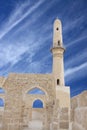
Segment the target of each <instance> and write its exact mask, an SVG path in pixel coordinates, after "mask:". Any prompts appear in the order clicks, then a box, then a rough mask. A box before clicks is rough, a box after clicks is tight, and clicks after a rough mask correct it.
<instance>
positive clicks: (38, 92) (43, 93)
mask: <svg viewBox="0 0 87 130" xmlns="http://www.w3.org/2000/svg"><path fill="white" fill-rule="evenodd" d="M27 94H41V95H45V92H44V91H42V90H41V89H39V88H34V89H32V90H29V91H28V92H27Z"/></svg>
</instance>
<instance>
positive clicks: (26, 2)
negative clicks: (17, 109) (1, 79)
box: [0, 0, 87, 96]
mask: <svg viewBox="0 0 87 130" xmlns="http://www.w3.org/2000/svg"><path fill="white" fill-rule="evenodd" d="M56 17H58V18H59V19H60V20H61V21H62V26H63V42H64V47H65V48H66V52H65V54H64V62H65V64H64V68H65V82H66V85H67V86H70V89H71V96H74V95H77V94H79V93H80V92H82V91H83V90H87V0H0V75H1V76H8V74H9V73H10V72H13V73H14V72H17V73H51V71H52V54H51V53H50V48H51V46H52V40H53V37H52V35H53V22H54V20H55V18H56Z"/></svg>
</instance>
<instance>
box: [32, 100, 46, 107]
mask: <svg viewBox="0 0 87 130" xmlns="http://www.w3.org/2000/svg"><path fill="white" fill-rule="evenodd" d="M32 107H33V108H43V107H44V106H43V101H42V100H40V99H36V100H34V102H33V106H32Z"/></svg>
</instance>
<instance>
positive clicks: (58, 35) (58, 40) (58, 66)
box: [51, 19, 65, 86]
mask: <svg viewBox="0 0 87 130" xmlns="http://www.w3.org/2000/svg"><path fill="white" fill-rule="evenodd" d="M51 51H52V54H53V75H54V78H55V85H58V86H65V83H64V65H63V53H64V47H63V41H62V25H61V21H60V20H59V19H56V20H55V21H54V27H53V48H52V49H51Z"/></svg>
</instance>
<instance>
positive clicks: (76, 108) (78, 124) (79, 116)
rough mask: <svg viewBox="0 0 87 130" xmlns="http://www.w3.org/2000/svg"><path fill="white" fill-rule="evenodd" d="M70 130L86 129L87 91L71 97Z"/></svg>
mask: <svg viewBox="0 0 87 130" xmlns="http://www.w3.org/2000/svg"><path fill="white" fill-rule="evenodd" d="M71 104H72V109H71V122H73V124H72V130H87V91H84V92H82V93H81V94H79V95H78V96H75V97H74V98H72V99H71Z"/></svg>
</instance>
